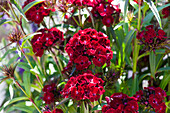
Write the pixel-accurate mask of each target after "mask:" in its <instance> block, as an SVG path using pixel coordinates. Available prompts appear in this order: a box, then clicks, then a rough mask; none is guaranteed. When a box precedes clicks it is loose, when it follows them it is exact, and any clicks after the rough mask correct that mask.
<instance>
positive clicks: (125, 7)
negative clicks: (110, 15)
mask: <svg viewBox="0 0 170 113" xmlns="http://www.w3.org/2000/svg"><path fill="white" fill-rule="evenodd" d="M128 2H129V0H126V1H125V6H124V19H125V17H126V15H127V13H126V12H127V9H128Z"/></svg>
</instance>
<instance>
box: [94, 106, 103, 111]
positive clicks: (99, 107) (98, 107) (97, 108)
mask: <svg viewBox="0 0 170 113" xmlns="http://www.w3.org/2000/svg"><path fill="white" fill-rule="evenodd" d="M95 110H102V107H101V106H100V105H96V106H94V107H93V109H92V111H95Z"/></svg>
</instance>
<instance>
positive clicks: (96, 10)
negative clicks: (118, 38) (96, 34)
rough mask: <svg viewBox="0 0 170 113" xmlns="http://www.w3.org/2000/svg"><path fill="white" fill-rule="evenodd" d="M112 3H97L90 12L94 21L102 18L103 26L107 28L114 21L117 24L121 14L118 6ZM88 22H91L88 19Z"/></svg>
mask: <svg viewBox="0 0 170 113" xmlns="http://www.w3.org/2000/svg"><path fill="white" fill-rule="evenodd" d="M112 1H113V0H110V1H108V2H105V1H101V2H98V4H97V5H95V7H93V9H92V10H91V13H92V15H93V17H94V19H98V18H102V23H103V25H106V26H107V27H110V26H111V25H112V24H113V22H114V21H115V22H117V21H118V20H119V15H120V12H121V10H120V9H119V7H118V5H114V4H112ZM89 21H91V18H90V17H89Z"/></svg>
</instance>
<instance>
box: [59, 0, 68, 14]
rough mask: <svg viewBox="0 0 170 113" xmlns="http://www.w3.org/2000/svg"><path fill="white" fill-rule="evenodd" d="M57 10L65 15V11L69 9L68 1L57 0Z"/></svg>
mask: <svg viewBox="0 0 170 113" xmlns="http://www.w3.org/2000/svg"><path fill="white" fill-rule="evenodd" d="M57 4H58V5H57V8H58V10H59V11H61V12H63V13H66V12H67V10H68V9H69V7H70V6H69V2H68V0H58V3H57Z"/></svg>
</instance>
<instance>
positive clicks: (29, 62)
mask: <svg viewBox="0 0 170 113" xmlns="http://www.w3.org/2000/svg"><path fill="white" fill-rule="evenodd" d="M19 49H20V51H21V52H22V53H23V54H24V56H25V58H26V60H27V62H28V64H29V65H30V67H31V69H34V68H33V66H32V64H31V61H30V60H29V58H28V56H27V55H26V54H25V52H24V51H23V50H22V48H21V47H20V46H19ZM35 76H36V78H37V80H38V82H39V83H40V86H41V88H43V85H42V82H41V81H40V78H39V77H38V75H35Z"/></svg>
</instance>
